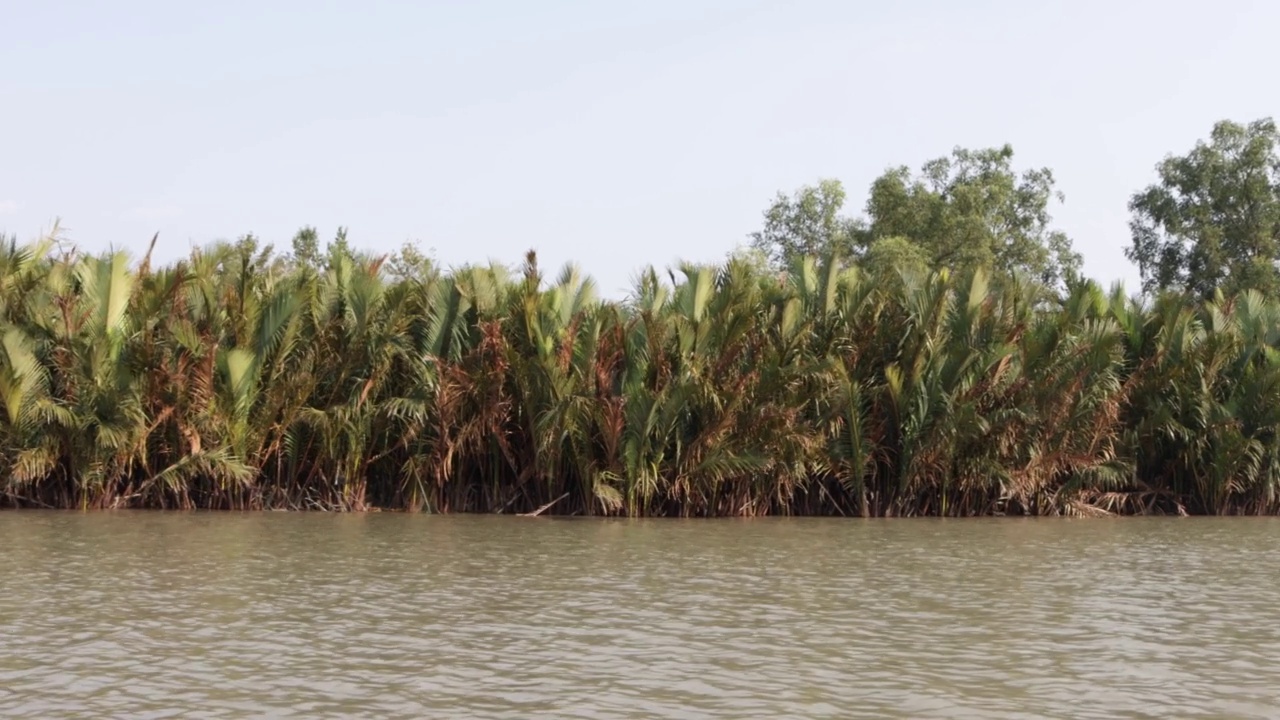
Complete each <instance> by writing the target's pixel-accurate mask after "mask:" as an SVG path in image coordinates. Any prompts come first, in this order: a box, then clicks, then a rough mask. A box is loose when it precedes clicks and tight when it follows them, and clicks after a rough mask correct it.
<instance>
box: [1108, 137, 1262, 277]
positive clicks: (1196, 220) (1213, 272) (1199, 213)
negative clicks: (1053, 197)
mask: <svg viewBox="0 0 1280 720" xmlns="http://www.w3.org/2000/svg"><path fill="white" fill-rule="evenodd" d="M1277 139H1278V135H1277V130H1276V124H1275V122H1274V121H1273V120H1271V119H1270V118H1267V119H1263V120H1257V121H1254V122H1251V123H1249V124H1247V125H1242V124H1239V123H1235V122H1230V121H1222V122H1219V123H1217V124H1216V125H1214V127H1213V132H1212V133H1211V135H1210V137H1209V141H1208V142H1204V141H1201V142H1198V143H1196V146H1195V147H1194V148H1193V149H1192V150H1191V151H1190V152H1189V153H1187V154H1186V155H1182V156H1169V157H1167V158H1165V160H1164V161H1163V162H1161V163H1160V164H1159V165H1158V166H1157V171H1158V173H1159V176H1160V179H1159V182H1157V183H1156V184H1153V185H1151V186H1149V187H1147V188H1146V189H1144V190H1142V191H1140V192H1137V193H1135V194H1134V195H1133V197H1132V198H1131V200H1130V202H1129V208H1130V210H1131V211H1132V213H1133V218H1132V221H1131V223H1130V229H1131V231H1132V234H1133V244H1132V246H1130V247H1129V249H1128V250H1127V251H1126V254H1127V255H1128V257H1129V259H1131V260H1133V261H1134V262H1136V263H1137V265H1138V269H1139V270H1140V271H1141V273H1142V284H1143V289H1144V290H1146V291H1153V290H1164V289H1174V290H1183V291H1186V292H1191V293H1194V294H1196V295H1199V296H1201V297H1209V296H1212V295H1213V294H1214V292H1215V291H1217V290H1219V289H1221V290H1222V291H1223V292H1226V293H1228V294H1230V293H1234V292H1236V291H1239V290H1243V289H1247V288H1254V289H1257V290H1260V291H1262V292H1265V293H1267V294H1274V293H1275V292H1277V291H1280V271H1278V270H1277V262H1280V154H1278V153H1277Z"/></svg>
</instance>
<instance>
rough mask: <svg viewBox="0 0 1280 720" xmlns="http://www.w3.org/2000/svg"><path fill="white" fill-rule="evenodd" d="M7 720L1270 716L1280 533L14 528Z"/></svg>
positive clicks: (1074, 528) (1279, 662)
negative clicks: (111, 719)
mask: <svg viewBox="0 0 1280 720" xmlns="http://www.w3.org/2000/svg"><path fill="white" fill-rule="evenodd" d="M0 546H2V547H3V551H2V554H0V716H3V717H6V718H27V717H30V718H55V717H57V718H69V717H93V718H105V717H121V718H125V717H127V718H160V717H182V718H205V717H208V718H213V717H236V718H240V717H297V718H322V717H364V718H425V717H429V718H860V717H865V718H931V717H939V718H942V717H954V718H1045V717H1062V718H1121V717H1151V718H1169V717H1205V718H1250V717H1252V718H1264V717H1266V718H1276V717H1280V521H1273V520H1243V519H1240V520H1214V519H1165V520H1143V519H1127V520H1081V521H1066V520H1055V521H1045V520H1040V521H1024V520H978V521H913V520H889V521H860V520H757V521H652V522H644V521H592V520H554V519H541V518H540V519H529V518H498V517H450V518H440V517H426V516H404V515H385V514H383V515H377V514H375V515H366V516H360V515H318V514H316V515H291V514H261V515H222V514H218V515H210V514H205V515H182V514H169V515H167V514H158V513H156V514H143V513H139V514H89V515H77V514H70V513H66V514H63V513H35V512H32V513H0Z"/></svg>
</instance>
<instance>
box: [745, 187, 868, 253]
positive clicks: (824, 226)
mask: <svg viewBox="0 0 1280 720" xmlns="http://www.w3.org/2000/svg"><path fill="white" fill-rule="evenodd" d="M845 198H846V194H845V190H844V185H843V184H841V182H840V181H839V180H833V179H824V180H821V181H819V182H818V184H817V185H807V186H805V187H802V188H800V189H799V190H797V191H796V192H795V193H794V194H793V195H792V196H790V197H788V196H786V195H784V194H782V193H778V196H777V197H776V198H774V201H773V203H772V204H771V205H769V208H768V209H767V210H765V211H764V225H763V227H761V229H760V230H758V231H757V232H754V233H751V245H752V247H754V248H756V249H758V250H760V251H762V252H764V253H765V254H766V255H768V256H769V258H770V259H771V260H772V261H773V262H774V263H775V264H777V265H778V266H780V267H782V266H786V265H787V264H789V263H790V262H791V260H792V259H793V258H795V257H797V256H806V255H808V256H816V255H827V254H830V253H831V252H832V251H834V252H835V253H836V254H837V255H843V256H848V255H851V254H852V253H853V251H854V248H855V245H856V244H857V243H858V238H859V237H860V235H861V233H862V232H863V229H864V224H863V223H862V221H860V220H858V219H856V218H850V217H846V216H843V215H841V214H840V211H841V210H842V209H843V208H844V202H845Z"/></svg>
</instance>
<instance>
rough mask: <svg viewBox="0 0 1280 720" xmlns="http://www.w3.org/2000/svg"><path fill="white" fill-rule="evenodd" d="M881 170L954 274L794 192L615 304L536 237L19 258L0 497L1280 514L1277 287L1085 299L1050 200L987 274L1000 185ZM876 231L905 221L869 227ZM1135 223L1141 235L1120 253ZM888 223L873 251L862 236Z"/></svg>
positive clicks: (36, 248) (241, 504)
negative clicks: (707, 257)
mask: <svg viewBox="0 0 1280 720" xmlns="http://www.w3.org/2000/svg"><path fill="white" fill-rule="evenodd" d="M1237 127H1239V126H1237ZM1251 127H1254V126H1251ZM1272 130H1273V131H1274V128H1272ZM1198 149H1201V148H1200V147H1198ZM992 157H996V158H997V159H1000V161H1001V162H1004V161H1005V160H1007V155H1006V154H1003V153H997V154H996V155H993V156H992ZM952 169H954V166H953V167H952ZM933 170H934V171H935V173H934V176H935V177H939V178H941V177H944V176H947V172H944V170H946V169H945V168H943V169H940V168H937V167H934V168H933ZM895 173H896V174H895ZM926 174H927V173H926ZM890 175H891V176H892V177H890V180H889V181H886V182H887V183H888V184H882V185H881V188H880V189H881V190H884V189H885V187H889V185H890V184H891V183H892V182H893V178H898V179H899V180H900V181H901V185H900V186H901V187H902V188H905V190H904V191H903V192H896V191H895V192H890V193H888V197H889V198H890V199H892V198H893V197H897V198H898V200H899V201H901V202H900V203H899V205H898V207H899V209H900V210H901V208H902V207H906V206H907V205H904V203H906V204H909V203H911V202H917V201H919V202H921V203H927V204H928V206H929V207H932V208H934V211H935V215H934V216H932V217H935V218H941V219H942V220H946V221H947V222H946V223H943V222H941V220H940V221H939V223H941V225H939V226H941V227H948V225H947V223H951V225H949V226H950V227H953V228H961V229H965V232H967V233H968V234H967V235H965V236H966V237H970V238H977V239H979V240H981V241H982V242H981V243H979V242H978V240H975V241H974V242H973V246H974V247H972V248H970V250H971V251H972V252H970V253H969V254H968V255H965V257H971V258H974V260H973V261H972V262H963V263H960V262H956V263H947V264H945V265H943V266H938V265H939V264H941V263H940V262H939V260H940V259H941V260H946V259H947V257H951V258H952V259H953V260H954V259H955V258H956V257H960V255H954V254H953V255H948V253H947V251H946V247H945V243H940V242H935V240H934V239H930V238H929V237H928V236H927V235H926V234H925V233H924V232H923V231H921V232H920V233H919V234H918V235H917V236H912V235H909V234H903V232H905V231H906V230H910V229H911V227H912V225H911V223H913V222H918V220H912V218H919V217H926V218H927V217H929V216H928V215H927V214H926V213H923V212H920V213H910V212H905V211H901V212H895V213H888V214H885V215H882V216H880V217H876V216H875V215H874V214H872V216H871V218H870V219H869V220H855V221H847V222H846V221H841V222H838V223H832V224H830V225H829V227H832V228H836V230H834V231H833V234H828V235H827V236H826V237H827V238H828V239H831V238H836V239H837V240H838V242H837V243H828V244H826V245H822V244H821V236H820V235H814V236H813V237H818V238H819V239H818V240H815V241H814V242H815V244H814V245H813V246H812V247H808V246H802V245H801V244H800V243H798V242H793V243H792V245H793V247H786V246H785V245H786V243H788V242H792V241H795V240H797V239H801V240H803V238H799V236H798V235H795V234H794V233H792V234H791V235H788V232H791V231H790V230H788V227H789V226H788V225H787V224H786V222H787V220H788V218H787V217H786V212H781V213H780V212H774V211H776V210H778V208H779V207H780V206H783V210H784V211H795V210H796V208H800V210H801V211H802V212H801V214H803V211H804V205H805V202H804V198H803V197H799V196H798V199H797V200H796V201H795V202H794V203H793V202H792V201H790V200H787V199H786V198H782V199H781V200H780V203H781V205H779V204H775V206H774V207H773V208H770V212H773V216H772V218H771V217H770V215H769V214H768V213H766V228H765V230H763V231H762V232H761V233H759V234H758V235H757V238H756V240H757V247H758V248H760V249H761V250H762V251H765V253H766V254H767V255H768V256H769V257H768V262H761V261H760V259H759V258H751V257H749V256H734V257H731V258H730V259H728V260H727V261H725V262H724V263H721V264H718V265H705V266H695V265H685V266H681V267H679V268H678V269H677V270H675V271H673V272H670V273H664V274H659V273H658V272H657V271H655V270H652V269H650V270H647V271H645V272H644V273H643V274H642V275H641V277H640V278H639V280H638V281H637V283H636V286H635V288H634V291H633V293H632V294H631V296H630V297H629V298H628V299H627V300H625V301H622V302H613V301H601V300H599V299H598V298H597V297H596V296H595V293H594V289H593V286H592V283H591V282H590V281H589V280H587V279H585V278H583V277H582V276H581V275H579V274H578V273H577V272H576V271H575V270H574V269H573V268H566V269H565V270H564V271H563V272H562V273H560V274H559V276H558V277H556V278H554V279H548V278H544V276H543V274H542V272H541V270H540V269H539V267H538V265H537V260H536V257H534V256H533V255H532V254H530V256H529V257H528V258H526V261H525V263H524V264H523V266H521V267H518V268H515V269H514V270H513V271H509V270H507V269H505V268H503V267H500V266H490V267H466V268H461V269H458V270H455V271H453V272H441V271H440V270H439V269H437V268H436V267H434V265H433V264H432V263H431V262H430V261H429V260H428V259H426V258H423V257H422V256H420V255H417V254H415V253H412V252H403V253H400V254H398V255H396V256H395V257H394V258H391V259H388V260H385V261H384V259H381V258H375V257H371V256H366V255H363V254H361V253H357V252H354V251H352V250H351V248H350V247H349V245H348V244H347V242H346V239H345V236H344V235H340V237H339V238H338V239H337V240H336V241H335V242H333V243H331V244H330V245H329V247H328V249H327V251H324V252H322V251H321V250H320V249H319V247H318V243H317V242H316V236H315V233H314V231H311V230H307V231H304V232H302V233H299V235H298V237H296V238H295V239H294V246H293V252H292V253H290V254H287V255H282V254H277V253H274V252H272V251H271V250H270V249H263V248H260V247H259V246H258V243H257V242H256V241H255V240H254V239H252V238H246V239H244V240H242V241H241V242H238V243H222V244H216V245H213V246H210V247H208V248H204V249H200V250H197V251H194V252H193V253H192V254H191V256H190V257H189V258H188V259H186V260H184V261H182V262H178V263H175V264H173V265H171V266H167V267H152V264H151V262H150V260H149V255H148V256H147V257H144V258H143V259H142V261H141V262H140V263H138V264H136V265H135V264H131V263H130V262H129V260H128V258H127V257H126V256H124V255H122V254H107V255H102V256H91V255H85V254H82V253H80V252H78V251H76V250H75V249H74V248H70V247H66V246H63V245H60V244H58V243H56V242H54V241H53V240H47V241H43V242H40V243H36V244H32V245H19V244H18V243H16V242H9V243H6V244H4V245H3V247H0V404H2V405H3V407H2V408H0V504H2V505H8V506H17V507H59V508H86V507H91V508H110V507H154V508H197V507H198V508H227V509H239V508H246V509H257V508H294V509H308V508H310V509H350V510H359V509H367V508H371V507H381V508H396V509H412V510H426V511H432V512H505V513H524V512H533V511H537V510H544V509H545V511H546V512H547V513H556V514H592V515H594V514H613V515H645V516H656V515H667V516H671V515H696V516H706V515H764V514H825V515H847V516H882V515H893V516H906V515H978V514H994V513H1005V514H1097V513H1109V512H1116V513H1145V512H1160V513H1193V514H1195V513H1209V514H1221V513H1250V514H1253V513H1275V512H1277V511H1280V497H1278V495H1277V490H1278V489H1280V437H1277V430H1278V429H1280V303H1278V302H1277V300H1276V298H1275V296H1274V295H1273V294H1271V293H1269V292H1266V288H1265V287H1264V288H1263V289H1262V290H1259V289H1256V288H1253V287H1248V286H1243V287H1238V288H1237V287H1234V286H1231V285H1230V282H1228V280H1230V281H1231V282H1236V281H1239V282H1244V280H1240V278H1239V277H1238V276H1237V275H1232V274H1231V270H1230V268H1231V267H1232V266H1231V265H1230V263H1229V262H1225V261H1224V262H1223V263H1221V264H1220V265H1219V266H1218V267H1219V269H1220V272H1221V273H1222V276H1223V278H1224V280H1223V282H1220V283H1218V285H1219V287H1218V288H1217V289H1215V290H1213V291H1212V292H1208V291H1205V290H1203V289H1202V288H1198V287H1195V286H1193V284H1191V283H1188V282H1184V280H1185V277H1186V276H1185V274H1184V275H1183V276H1179V275H1178V274H1177V273H1176V272H1172V273H1169V274H1168V277H1169V278H1172V280H1171V282H1170V283H1166V284H1165V289H1164V290H1161V288H1160V287H1155V286H1152V287H1151V288H1149V292H1147V293H1146V294H1145V295H1143V296H1140V297H1129V296H1126V295H1125V294H1124V292H1123V291H1122V290H1121V289H1120V288H1114V289H1112V290H1110V291H1104V290H1103V289H1102V288H1101V287H1099V286H1098V285H1097V284H1095V283H1092V282H1090V281H1087V280H1083V279H1081V278H1079V277H1078V275H1077V274H1076V273H1074V272H1073V271H1072V268H1073V261H1072V255H1071V253H1070V249H1069V242H1066V241H1065V239H1064V238H1062V237H1059V235H1058V234H1055V233H1054V232H1053V231H1051V230H1049V229H1048V228H1047V221H1048V218H1047V216H1042V217H1041V216H1038V217H1037V219H1036V222H1035V224H1034V226H1033V227H1030V229H1029V230H1028V229H1026V228H1027V227H1029V226H1024V230H1025V232H1024V233H1023V236H1022V237H1023V238H1024V240H1026V242H1025V243H1024V245H1023V246H1022V249H1021V250H1019V252H1018V253H1016V254H1015V253H1005V257H1019V258H1024V259H1025V258H1032V259H1035V258H1039V259H1038V260H1035V262H1037V263H1039V269H1038V271H1037V270H1036V269H1035V268H1027V267H1020V266H1017V263H1014V265H1015V266H1013V267H1009V266H1002V265H1001V264H1000V262H998V258H999V257H1001V255H1000V253H1001V252H1003V250H1002V248H1004V246H1002V245H1001V244H1000V242H999V233H998V232H997V230H998V228H999V227H1013V226H1014V225H1013V224H1011V223H1010V222H1009V221H1008V219H1007V218H1006V219H1003V220H1001V219H998V218H997V220H995V221H993V222H991V223H989V224H988V225H986V226H983V225H981V223H980V222H979V221H978V220H980V218H979V217H978V215H966V214H965V208H966V207H970V206H972V205H973V202H972V200H973V198H978V197H986V196H981V195H980V194H978V193H976V192H975V193H971V194H970V195H969V197H970V200H964V201H957V198H961V197H964V196H965V193H963V192H954V191H952V192H950V193H949V194H948V192H947V191H946V182H943V181H939V184H938V185H937V186H936V187H932V189H931V186H929V184H928V183H926V182H924V181H908V180H903V179H902V178H904V177H905V176H904V175H903V173H902V172H900V171H894V172H892V173H890ZM993 176H994V175H993V174H992V173H986V174H985V175H984V174H983V173H972V174H971V177H985V178H988V179H990V178H991V177H993ZM950 177H951V178H952V179H953V180H954V179H955V177H957V173H952V174H951V175H950ZM1026 177H1027V176H1024V180H1025V179H1026ZM1037 178H1039V180H1037ZM882 180H883V178H882ZM1031 180H1032V181H1035V182H1040V181H1042V180H1044V177H1043V176H1042V175H1033V176H1031ZM878 182H879V181H878ZM952 185H953V190H954V187H961V186H963V183H960V184H959V185H957V184H956V183H952ZM1037 187H1042V188H1043V185H1037ZM939 188H941V189H939ZM1016 188H1017V185H1016V184H1015V192H1013V193H1012V195H1011V196H1013V197H1017V198H1022V199H1023V200H1025V198H1026V197H1028V193H1025V192H1022V193H1019V192H1016ZM828 189H830V188H828ZM961 189H964V188H963V187H962V188H961ZM889 190H893V188H892V187H889ZM873 194H874V193H873ZM881 199H882V200H884V197H882V198H881ZM966 203H967V204H966ZM811 205H812V204H811ZM836 205H837V207H838V203H837V204H836ZM1152 205H1153V206H1155V205H1159V203H1158V202H1155V201H1153V203H1152ZM1174 209H1177V208H1174ZM984 212H986V211H985V210H984ZM1145 212H1147V210H1145V209H1143V208H1142V207H1139V206H1136V205H1135V213H1136V214H1141V213H1145ZM793 215H795V213H794V212H793ZM797 217H799V216H798V215H797ZM831 217H832V218H836V219H839V218H838V217H837V216H836V215H834V214H832V215H831ZM886 217H895V218H898V219H899V220H900V222H899V223H898V224H897V225H896V226H894V230H893V232H892V234H891V235H883V236H878V235H877V234H876V231H875V226H876V223H877V222H883V221H884V220H885V218H886ZM992 217H995V216H994V215H993V216H992ZM975 218H978V219H975ZM771 223H772V224H771ZM790 227H792V228H793V229H796V228H798V229H799V230H800V231H806V232H807V231H808V230H809V229H811V228H812V227H815V226H813V225H806V224H804V223H799V224H793V225H792V226H790ZM920 227H925V225H924V224H921V225H920ZM1152 227H1154V225H1150V224H1149V225H1146V226H1142V225H1141V224H1140V223H1135V246H1141V243H1140V242H1139V241H1138V240H1139V238H1138V236H1137V233H1139V232H1147V231H1150V232H1148V234H1147V235H1143V236H1142V237H1143V238H1147V239H1150V237H1152V234H1151V233H1154V232H1155V231H1154V230H1151V228H1152ZM1179 227H1181V228H1183V229H1185V228H1186V223H1183V224H1182V225H1180V226H1179ZM1254 230H1255V231H1256V227H1255V228H1254ZM886 232H888V231H886ZM957 232H959V231H957ZM1222 236H1223V234H1222V232H1219V233H1218V235H1217V236H1216V237H1219V238H1221V237H1222ZM921 237H924V239H923V240H921V239H919V238H921ZM993 238H994V239H993ZM1028 238H1030V239H1028ZM885 240H890V241H892V243H893V244H894V246H895V247H894V251H893V253H891V254H885V253H880V252H878V251H877V252H871V251H872V250H875V249H876V244H877V243H878V242H881V241H885ZM1041 241H1043V242H1042V243H1041V244H1040V245H1038V247H1041V248H1042V249H1044V250H1045V252H1043V253H1040V252H1036V251H1035V250H1034V247H1033V245H1035V243H1037V242H1041ZM1258 242H1260V241H1258ZM982 243H985V245H983V244H982ZM1257 244H1258V243H1255V247H1256V246H1257ZM1222 246H1223V243H1221V242H1219V247H1222ZM983 248H986V251H984V250H983ZM880 249H883V248H880ZM1006 249H1007V248H1006ZM808 250H813V251H816V252H804V251H808ZM934 250H936V251H937V252H938V253H939V254H940V255H941V256H942V257H941V258H937V257H934V256H932V255H930V254H929V253H930V252H932V251H934ZM987 251H989V252H987ZM1166 255H1168V253H1164V254H1162V255H1161V257H1165V256H1166ZM886 257H888V258H891V259H892V258H896V260H895V261H893V262H889V261H886ZM1187 257H1192V255H1191V254H1190V253H1188V254H1187ZM1224 257H1225V256H1224ZM993 258H994V259H993ZM1245 260H1247V263H1245V265H1247V266H1248V267H1251V268H1254V269H1255V270H1256V269H1257V268H1258V267H1261V265H1263V264H1264V263H1259V262H1258V261H1257V260H1256V257H1249V258H1245ZM951 264H954V265H955V266H956V267H955V269H954V270H953V269H948V266H949V265H951ZM1204 264H1205V263H1203V262H1202V263H1201V265H1204ZM1224 268H1225V269H1224ZM1259 276H1261V275H1259ZM1144 277H1165V276H1164V275H1158V274H1150V273H1148V272H1147V271H1146V270H1144ZM1232 278H1235V280H1231V279H1232ZM1175 282H1182V284H1181V285H1180V286H1178V287H1170V286H1171V285H1173V284H1174V283H1175ZM1222 287H1227V288H1228V289H1229V292H1225V293H1224V292H1223V290H1222V289H1221V288H1222Z"/></svg>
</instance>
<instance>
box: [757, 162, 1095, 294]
mask: <svg viewBox="0 0 1280 720" xmlns="http://www.w3.org/2000/svg"><path fill="white" fill-rule="evenodd" d="M1012 161H1013V149H1012V148H1011V147H1009V146H1008V145H1005V146H1004V147H1000V148H989V149H983V150H966V149H963V148H957V149H956V150H954V151H953V152H952V154H951V155H950V156H948V157H943V158H938V159H936V160H931V161H929V162H927V163H925V164H924V165H923V166H922V167H921V169H920V173H919V174H913V173H912V171H911V170H910V168H907V167H905V166H904V167H897V168H891V169H889V170H888V171H886V172H885V173H884V174H883V175H881V176H880V177H879V178H877V179H876V180H875V182H873V183H872V185H871V188H870V194H869V197H868V200H867V204H866V213H867V217H866V218H851V217H847V216H845V215H842V214H841V210H842V209H843V207H844V203H845V197H846V196H845V191H844V187H843V186H842V185H841V184H840V182H839V181H837V180H823V181H822V182H820V183H819V184H818V185H816V186H807V187H803V188H801V189H800V190H799V191H797V192H796V193H795V194H794V195H793V196H791V197H788V196H786V195H782V194H779V195H778V197H777V198H776V199H775V200H774V202H773V204H772V205H770V206H769V208H768V209H767V210H766V211H765V213H764V225H763V227H762V229H761V230H760V231H758V232H755V233H753V234H752V236H751V237H752V244H753V246H755V247H756V248H758V249H760V250H762V251H764V252H766V253H767V254H768V255H769V257H770V258H771V259H772V260H773V261H774V262H775V263H776V264H778V265H786V264H788V263H790V261H791V259H792V258H794V257H795V256H797V255H818V256H827V255H835V256H837V257H856V258H859V259H860V260H862V261H863V262H864V263H866V264H869V265H872V266H876V267H880V266H884V265H886V264H893V263H896V262H899V261H901V262H903V263H905V264H906V265H908V266H912V267H915V266H924V267H927V268H932V269H938V268H944V267H946V268H951V269H956V270H967V269H972V268H976V267H985V268H989V269H990V270H993V271H995V272H996V273H999V274H1008V273H1026V274H1029V275H1031V276H1032V277H1035V278H1037V279H1039V280H1042V281H1044V282H1046V283H1049V284H1058V283H1060V282H1061V281H1064V280H1069V279H1071V278H1074V277H1076V276H1077V275H1078V273H1079V269H1080V256H1079V255H1078V254H1076V253H1075V252H1074V251H1073V250H1072V248H1071V241H1070V239H1069V238H1068V237H1067V236H1066V234H1064V233H1062V232H1061V231H1058V230H1054V229H1052V228H1051V227H1050V222H1051V220H1052V218H1051V216H1050V214H1049V204H1050V202H1051V201H1053V200H1055V199H1056V200H1059V201H1061V199H1062V194H1061V193H1060V192H1058V191H1057V190H1055V188H1054V179H1053V173H1052V172H1051V171H1050V170H1049V169H1047V168H1041V169H1036V170H1028V171H1025V172H1022V173H1018V172H1016V171H1015V170H1014V169H1013V165H1012Z"/></svg>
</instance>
